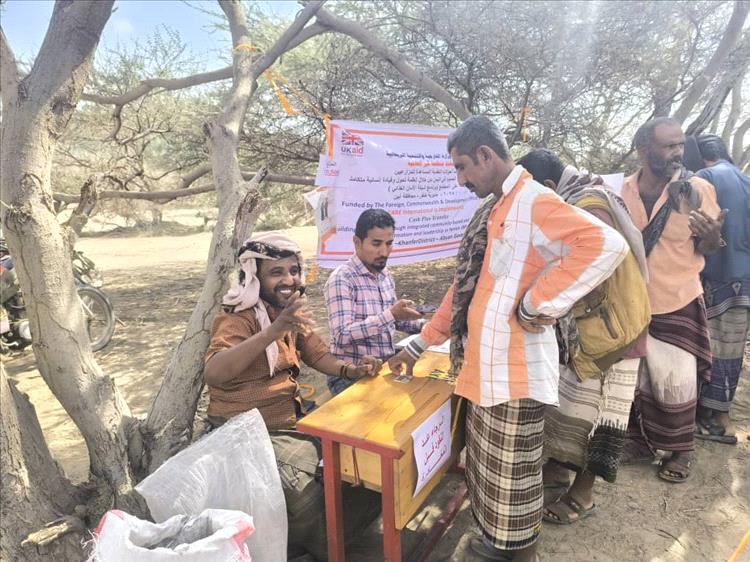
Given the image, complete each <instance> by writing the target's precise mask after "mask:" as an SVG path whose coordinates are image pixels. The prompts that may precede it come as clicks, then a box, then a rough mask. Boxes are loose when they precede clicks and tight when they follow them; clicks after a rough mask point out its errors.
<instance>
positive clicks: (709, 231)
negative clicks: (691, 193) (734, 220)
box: [689, 209, 729, 254]
mask: <svg viewBox="0 0 750 562" xmlns="http://www.w3.org/2000/svg"><path fill="white" fill-rule="evenodd" d="M728 212H729V211H728V210H727V209H722V210H721V212H720V213H719V216H718V217H717V218H716V219H712V218H711V217H709V216H708V215H707V214H706V213H704V212H703V211H702V210H701V209H697V210H695V211H691V212H690V218H689V220H690V232H692V233H693V236H695V237H696V238H698V245H697V249H698V251H699V252H701V253H702V254H710V253H711V252H715V251H716V250H718V249H719V245H720V242H721V227H722V226H723V225H724V219H725V218H726V216H727V213H728Z"/></svg>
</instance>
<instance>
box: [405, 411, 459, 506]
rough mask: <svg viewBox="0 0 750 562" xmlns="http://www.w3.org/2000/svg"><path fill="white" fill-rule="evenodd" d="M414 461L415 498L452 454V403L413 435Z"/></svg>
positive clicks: (436, 413)
mask: <svg viewBox="0 0 750 562" xmlns="http://www.w3.org/2000/svg"><path fill="white" fill-rule="evenodd" d="M411 436H412V439H413V440H414V460H415V461H416V463H417V484H416V486H415V489H414V496H416V495H417V494H418V493H419V491H420V490H421V489H422V488H423V487H424V485H425V484H426V483H427V482H429V481H430V479H431V478H432V477H433V476H434V475H435V473H436V472H437V471H438V470H439V469H440V468H441V467H442V466H443V465H444V464H445V463H446V462H447V460H448V458H449V457H450V454H451V401H450V400H446V402H445V404H443V405H442V406H440V408H438V410H437V411H436V412H435V413H433V414H432V415H431V416H430V417H429V418H427V419H426V420H425V421H424V422H423V423H422V424H421V425H420V426H419V427H418V428H417V429H415V430H414V432H412V434H411Z"/></svg>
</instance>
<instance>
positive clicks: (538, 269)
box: [389, 116, 629, 560]
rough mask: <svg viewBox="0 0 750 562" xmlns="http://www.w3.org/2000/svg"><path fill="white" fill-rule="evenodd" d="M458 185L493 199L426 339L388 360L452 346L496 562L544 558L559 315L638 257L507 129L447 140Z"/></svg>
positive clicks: (483, 550)
mask: <svg viewBox="0 0 750 562" xmlns="http://www.w3.org/2000/svg"><path fill="white" fill-rule="evenodd" d="M448 151H449V152H450V154H451V158H452V159H453V163H454V165H455V167H456V171H457V174H458V183H459V184H460V185H463V186H465V187H467V188H468V189H469V190H470V191H472V192H473V193H474V194H476V195H477V196H478V197H480V198H483V199H485V201H484V202H483V203H482V205H481V206H480V208H479V210H478V211H477V213H476V214H475V216H474V217H473V218H472V220H471V222H470V224H469V226H468V227H467V230H466V233H465V234H464V239H463V242H462V244H461V248H460V250H459V255H458V260H457V267H456V275H455V278H454V283H453V286H452V287H451V288H450V290H449V291H448V293H447V294H446V295H445V297H444V298H443V301H442V303H441V305H440V308H439V309H438V311H437V312H436V313H435V316H434V317H433V319H432V320H431V321H430V322H429V323H428V324H427V325H425V327H424V328H423V329H422V332H421V334H420V336H419V337H417V338H416V339H415V340H413V342H412V343H411V344H410V345H409V346H408V347H407V349H405V350H404V351H402V352H401V353H399V354H398V355H396V356H395V357H393V358H392V359H391V361H389V363H390V365H391V369H392V370H394V371H398V372H400V370H401V368H402V366H403V365H406V367H407V370H410V369H411V368H412V367H413V365H414V362H415V361H416V358H417V357H419V354H420V353H421V351H422V350H423V349H425V348H426V347H427V346H429V345H433V344H439V343H442V342H444V341H445V340H446V339H448V338H449V337H450V338H451V363H452V368H453V370H454V371H455V372H457V373H458V380H457V384H456V393H457V394H459V395H461V396H463V397H465V398H467V399H468V401H469V407H468V410H467V421H466V448H467V471H466V479H467V483H468V486H469V494H470V499H471V505H472V511H473V513H474V516H475V518H476V519H477V522H478V523H479V526H480V528H481V529H482V531H483V537H482V538H481V539H476V540H474V541H472V548H473V549H474V550H476V551H477V552H478V553H479V554H481V555H483V556H485V557H488V558H491V559H492V558H494V559H506V560H507V559H511V558H512V559H513V560H535V559H536V541H537V538H538V536H539V531H540V528H541V519H542V507H543V505H542V504H543V488H542V443H543V430H544V405H545V404H557V382H558V377H559V370H558V348H557V342H556V339H555V330H554V326H553V325H554V322H555V319H556V318H558V317H560V316H562V315H564V314H565V313H566V312H567V311H568V310H569V309H570V307H571V306H572V305H573V304H574V303H575V302H576V301H577V300H579V299H580V298H581V297H583V296H585V295H586V294H587V293H588V292H589V291H591V289H593V288H594V287H596V286H597V285H598V284H599V283H601V282H602V281H604V280H605V279H606V278H607V277H608V276H609V275H611V274H612V272H613V271H614V269H615V267H617V265H618V264H619V263H620V262H621V261H622V260H623V259H624V257H625V256H626V255H627V252H628V251H629V249H628V245H627V243H626V242H625V240H624V239H623V238H622V236H620V234H619V233H617V231H615V230H614V229H612V228H610V227H608V226H607V225H605V224H604V223H603V222H601V221H599V220H598V219H596V218H595V217H594V216H593V215H591V214H589V213H586V212H585V211H581V210H580V209H577V208H575V207H572V206H570V205H568V204H566V203H564V202H563V201H562V199H560V197H559V196H557V195H556V194H555V193H553V192H552V191H550V190H549V189H547V188H545V187H544V186H543V185H541V184H539V183H537V182H535V181H534V180H533V179H532V178H531V175H530V174H529V173H528V172H527V171H526V170H524V169H523V167H521V166H516V165H515V164H514V162H513V160H512V158H511V157H510V154H509V152H508V148H507V145H506V144H505V140H504V138H503V135H502V133H501V132H500V130H499V129H498V128H497V127H496V126H495V125H494V124H493V123H492V122H491V121H490V120H489V119H487V118H486V117H479V116H475V117H471V118H469V119H468V120H466V121H465V122H464V123H463V124H462V125H461V126H460V127H459V128H458V129H456V131H454V132H453V133H452V134H451V135H450V137H449V138H448Z"/></svg>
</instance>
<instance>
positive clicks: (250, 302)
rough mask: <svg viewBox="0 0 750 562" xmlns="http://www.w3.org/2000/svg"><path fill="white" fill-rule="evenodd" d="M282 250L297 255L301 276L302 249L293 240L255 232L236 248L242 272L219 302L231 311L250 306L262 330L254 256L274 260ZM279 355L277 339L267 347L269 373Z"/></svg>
mask: <svg viewBox="0 0 750 562" xmlns="http://www.w3.org/2000/svg"><path fill="white" fill-rule="evenodd" d="M284 252H292V253H294V254H295V255H296V256H297V261H298V262H299V267H300V276H301V277H303V278H304V271H303V261H302V250H301V248H300V247H299V246H298V245H297V243H296V242H294V240H292V239H291V238H288V237H287V236H284V235H283V234H281V233H280V232H262V233H259V234H254V235H253V236H252V237H250V238H249V239H248V240H246V241H245V243H244V244H243V245H242V247H241V248H240V250H239V257H238V259H239V262H240V269H241V270H242V272H243V273H244V275H245V278H244V280H243V281H242V282H241V283H240V282H238V283H234V284H233V285H232V286H231V287H230V289H229V291H227V294H226V295H224V298H223V299H222V303H223V304H224V305H225V306H230V307H232V308H233V310H234V312H240V311H241V310H247V309H249V308H252V309H254V310H255V317H256V318H257V319H258V324H260V328H261V330H264V329H266V328H268V327H269V326H270V325H271V319H270V318H269V317H268V311H267V310H266V307H265V304H264V303H263V301H262V300H260V280H259V279H258V266H257V262H256V259H262V260H271V261H275V260H278V259H281V255H282V253H284ZM278 357H279V346H278V345H276V342H271V344H270V345H269V346H268V347H266V358H267V359H268V367H269V369H270V373H271V376H273V375H274V369H275V367H276V361H277V359H278Z"/></svg>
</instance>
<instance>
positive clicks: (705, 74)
mask: <svg viewBox="0 0 750 562" xmlns="http://www.w3.org/2000/svg"><path fill="white" fill-rule="evenodd" d="M748 12H750V2H748V1H747V0H735V2H734V9H733V11H732V17H731V18H730V19H729V23H727V27H726V29H725V30H724V35H723V37H722V38H721V42H720V43H719V45H718V46H717V47H716V50H715V51H714V53H713V55H711V59H710V60H709V61H708V63H707V64H706V67H705V68H704V69H703V71H702V72H701V74H700V76H698V77H697V79H696V80H695V82H693V84H692V85H691V86H690V88H689V89H688V91H687V93H686V94H685V97H684V99H683V100H682V103H681V104H680V107H678V108H677V111H675V112H674V115H673V117H674V118H675V119H677V120H678V121H680V122H683V121H685V119H687V118H688V117H689V116H690V112H691V111H692V110H693V108H694V107H695V104H697V103H698V100H700V97H701V95H702V94H703V92H704V90H705V89H706V88H707V87H708V85H709V84H710V83H711V79H712V78H713V77H714V76H715V75H716V73H717V72H718V71H719V70H720V68H721V66H722V64H723V63H724V61H725V60H726V58H727V57H728V56H729V53H730V52H731V51H732V49H734V46H735V45H736V44H737V41H739V38H740V34H741V33H742V26H743V25H744V23H745V19H746V18H747V14H748Z"/></svg>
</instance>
